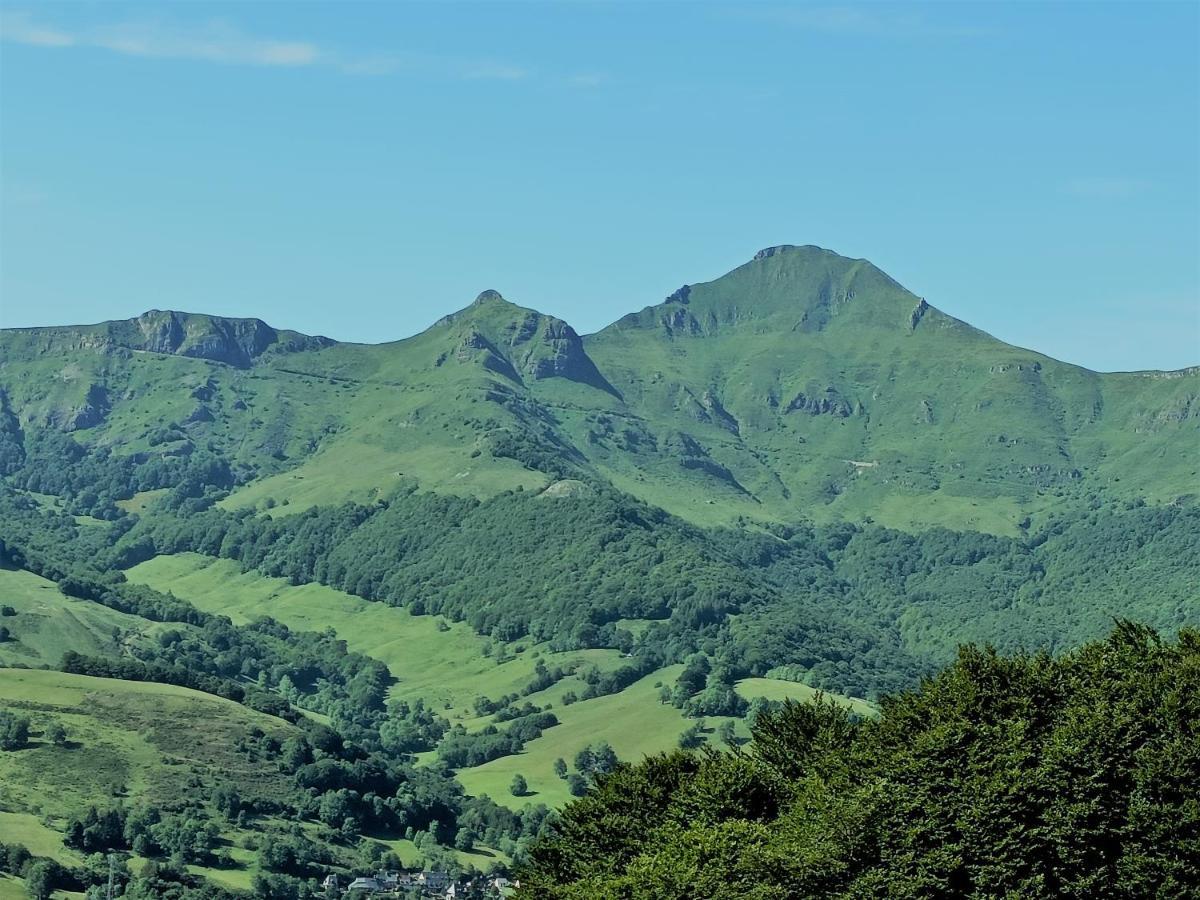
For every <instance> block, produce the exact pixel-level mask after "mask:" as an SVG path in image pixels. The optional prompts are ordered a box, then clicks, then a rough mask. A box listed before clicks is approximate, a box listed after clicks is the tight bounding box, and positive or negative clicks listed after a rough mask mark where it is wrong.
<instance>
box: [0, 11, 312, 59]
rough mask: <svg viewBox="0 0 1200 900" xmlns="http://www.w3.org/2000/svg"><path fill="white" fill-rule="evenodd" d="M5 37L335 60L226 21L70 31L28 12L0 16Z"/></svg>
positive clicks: (138, 51) (136, 49)
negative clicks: (252, 34)
mask: <svg viewBox="0 0 1200 900" xmlns="http://www.w3.org/2000/svg"><path fill="white" fill-rule="evenodd" d="M0 40H4V41H7V42H9V43H14V44H27V45H29V46H33V47H48V48H66V47H85V48H87V47H90V48H94V49H100V50H109V51H111V52H113V53H120V54H123V55H125V56H141V57H149V58H157V59H190V60H201V61H203V62H213V63H224V64H227V65H250V66H311V65H316V64H318V63H331V62H335V60H333V59H332V58H330V57H329V55H328V54H327V53H325V52H323V51H322V50H321V49H320V48H319V47H317V46H316V45H315V44H313V43H311V42H309V41H287V40H273V39H267V38H256V37H251V36H249V35H246V34H243V33H242V32H240V31H238V30H237V29H236V28H234V27H233V26H232V25H229V24H228V23H225V22H208V23H205V24H203V25H199V26H194V27H188V28H181V27H178V26H171V25H167V24H165V23H162V22H128V23H121V24H116V25H102V26H94V27H88V28H80V29H75V30H69V29H65V28H60V27H57V26H51V25H43V24H41V23H39V22H36V21H35V20H34V19H33V17H31V16H30V15H29V14H28V13H4V14H3V15H0Z"/></svg>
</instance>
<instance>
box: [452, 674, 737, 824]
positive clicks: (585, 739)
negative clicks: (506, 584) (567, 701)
mask: <svg viewBox="0 0 1200 900" xmlns="http://www.w3.org/2000/svg"><path fill="white" fill-rule="evenodd" d="M682 669H683V667H682V666H669V667H667V668H665V669H660V670H659V671H657V672H654V673H652V674H650V675H647V676H646V677H644V678H642V679H641V680H639V681H637V682H634V683H633V684H632V685H630V686H629V687H628V688H626V689H625V690H623V691H621V692H620V693H618V694H610V695H607V696H604V697H597V698H595V699H592V700H584V701H580V702H578V703H574V704H572V705H570V706H563V705H562V703H561V701H560V702H556V703H555V704H554V709H553V712H554V714H555V715H556V716H557V717H558V718H559V722H560V724H558V725H556V726H554V727H553V728H549V729H547V730H546V731H545V732H544V733H543V735H542V736H541V737H540V738H538V739H537V740H534V741H530V742H529V743H528V744H526V745H525V749H524V750H523V751H522V752H521V753H519V754H517V755H516V756H505V757H501V758H500V759H495V760H492V761H491V762H489V763H485V764H484V765H482V766H477V767H476V768H473V769H463V770H461V771H460V772H459V773H458V777H459V780H460V781H462V783H463V785H464V787H466V789H467V791H468V792H469V793H472V794H487V795H489V796H490V797H491V798H492V799H493V800H495V801H496V802H497V803H500V804H503V805H505V806H508V807H510V808H513V809H519V808H521V807H522V806H524V805H525V804H527V803H545V804H546V805H547V806H561V805H562V804H564V803H566V802H567V801H568V800H570V799H571V796H570V793H569V792H568V791H567V784H566V782H565V781H564V780H562V779H560V778H559V777H558V776H556V775H555V774H554V761H555V760H556V759H558V758H559V757H561V758H563V759H565V760H566V762H567V764H568V766H569V765H571V763H572V761H573V759H574V757H575V754H576V753H577V752H578V751H580V750H582V749H583V748H584V747H586V746H588V745H590V744H595V743H597V742H599V741H602V740H606V741H608V742H609V743H610V744H611V745H612V747H613V749H614V750H615V751H616V753H617V756H619V757H620V758H621V759H624V760H629V761H636V760H639V759H641V758H642V757H643V756H645V755H647V754H652V753H658V752H660V751H662V750H669V749H671V748H672V747H674V746H676V745H677V742H678V738H679V735H680V733H681V732H683V731H684V730H685V729H686V728H687V727H688V726H689V725H691V724H692V721H693V720H690V719H686V718H685V717H684V716H683V714H682V713H681V712H680V711H679V710H678V709H676V708H675V707H673V706H670V705H665V704H662V703H660V702H659V700H658V688H656V687H655V686H654V685H655V683H657V682H660V681H661V682H663V683H664V684H670V683H672V682H673V681H674V680H675V679H676V678H678V677H679V673H680V672H681V671H682ZM573 689H575V688H574V686H572V685H570V684H567V683H565V682H564V683H563V684H562V686H561V687H557V686H556V688H553V689H551V690H550V691H548V692H547V693H551V694H557V695H558V696H559V697H561V694H562V693H565V692H566V691H567V690H573ZM715 721H716V720H710V723H711V722H715ZM518 773H519V774H521V775H523V776H525V780H526V781H527V782H528V784H529V793H528V794H527V795H525V796H524V797H514V796H513V795H512V794H511V793H510V791H509V785H510V784H511V782H512V778H513V775H516V774H518Z"/></svg>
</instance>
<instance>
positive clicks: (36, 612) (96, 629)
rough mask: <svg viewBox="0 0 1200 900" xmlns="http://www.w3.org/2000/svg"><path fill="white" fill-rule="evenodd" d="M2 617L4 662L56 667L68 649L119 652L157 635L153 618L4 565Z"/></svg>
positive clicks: (90, 652)
mask: <svg viewBox="0 0 1200 900" xmlns="http://www.w3.org/2000/svg"><path fill="white" fill-rule="evenodd" d="M0 606H9V607H12V609H13V610H15V613H16V614H15V615H12V616H4V617H0V626H3V627H5V628H7V629H8V631H9V634H10V637H9V640H7V641H4V642H3V643H0V665H3V666H39V665H47V666H56V665H58V663H59V660H61V659H62V655H63V654H64V653H66V652H67V651H68V650H74V651H75V652H76V653H83V654H87V655H105V654H114V653H119V652H120V650H121V646H122V644H123V643H124V642H126V641H129V640H132V639H134V638H136V637H137V636H141V635H149V634H153V633H154V632H155V631H156V630H158V626H156V625H155V624H154V623H151V622H147V621H146V620H145V619H139V618H138V617H136V616H130V615H125V614H124V613H120V612H117V611H116V610H112V609H108V608H106V607H103V606H100V605H99V604H96V603H90V602H88V601H86V600H79V599H76V598H74V597H67V596H65V595H64V594H63V593H62V592H61V591H60V590H59V589H58V585H56V584H55V583H54V582H52V581H48V580H46V579H45V578H41V577H39V576H37V575H34V574H33V573H32V572H25V571H21V570H14V569H6V568H0Z"/></svg>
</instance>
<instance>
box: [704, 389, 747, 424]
mask: <svg viewBox="0 0 1200 900" xmlns="http://www.w3.org/2000/svg"><path fill="white" fill-rule="evenodd" d="M700 405H701V406H703V407H704V408H705V409H706V410H708V414H709V416H711V418H712V420H713V421H714V422H716V423H717V424H718V425H720V426H721V427H722V428H724V429H725V430H726V431H729V432H731V433H733V434H741V431H742V428H741V425H740V424H739V423H738V420H737V419H735V418H734V417H733V416H732V415H731V414H730V413H729V411H728V410H727V409H725V407H724V406H722V405H721V401H720V399H719V398H718V397H717V395H716V394H714V393H713V392H712V391H711V390H708V391H705V392H704V394H703V395H702V396H701V397H700Z"/></svg>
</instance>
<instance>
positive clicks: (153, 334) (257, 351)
mask: <svg viewBox="0 0 1200 900" xmlns="http://www.w3.org/2000/svg"><path fill="white" fill-rule="evenodd" d="M137 326H138V329H139V330H140V331H141V333H142V334H143V336H144V341H143V343H142V346H141V347H135V348H134V349H137V350H150V351H151V352H154V353H171V354H177V355H179V356H191V357H196V358H198V359H211V360H215V361H216V362H223V363H226V364H228V365H231V366H237V367H238V368H247V367H249V366H250V365H251V363H252V362H253V360H254V359H255V358H256V357H258V356H261V355H262V353H263V352H264V351H265V350H266V349H267V348H268V347H270V346H271V345H272V344H274V343H275V342H276V341H277V340H278V339H279V335H278V333H277V332H276V331H275V329H274V328H272V327H271V326H270V325H268V324H267V323H266V322H263V321H262V320H260V319H219V318H213V317H209V316H181V315H180V314H179V313H175V312H159V311H157V310H153V311H151V312H148V313H144V314H142V315H141V316H138V318H137Z"/></svg>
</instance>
